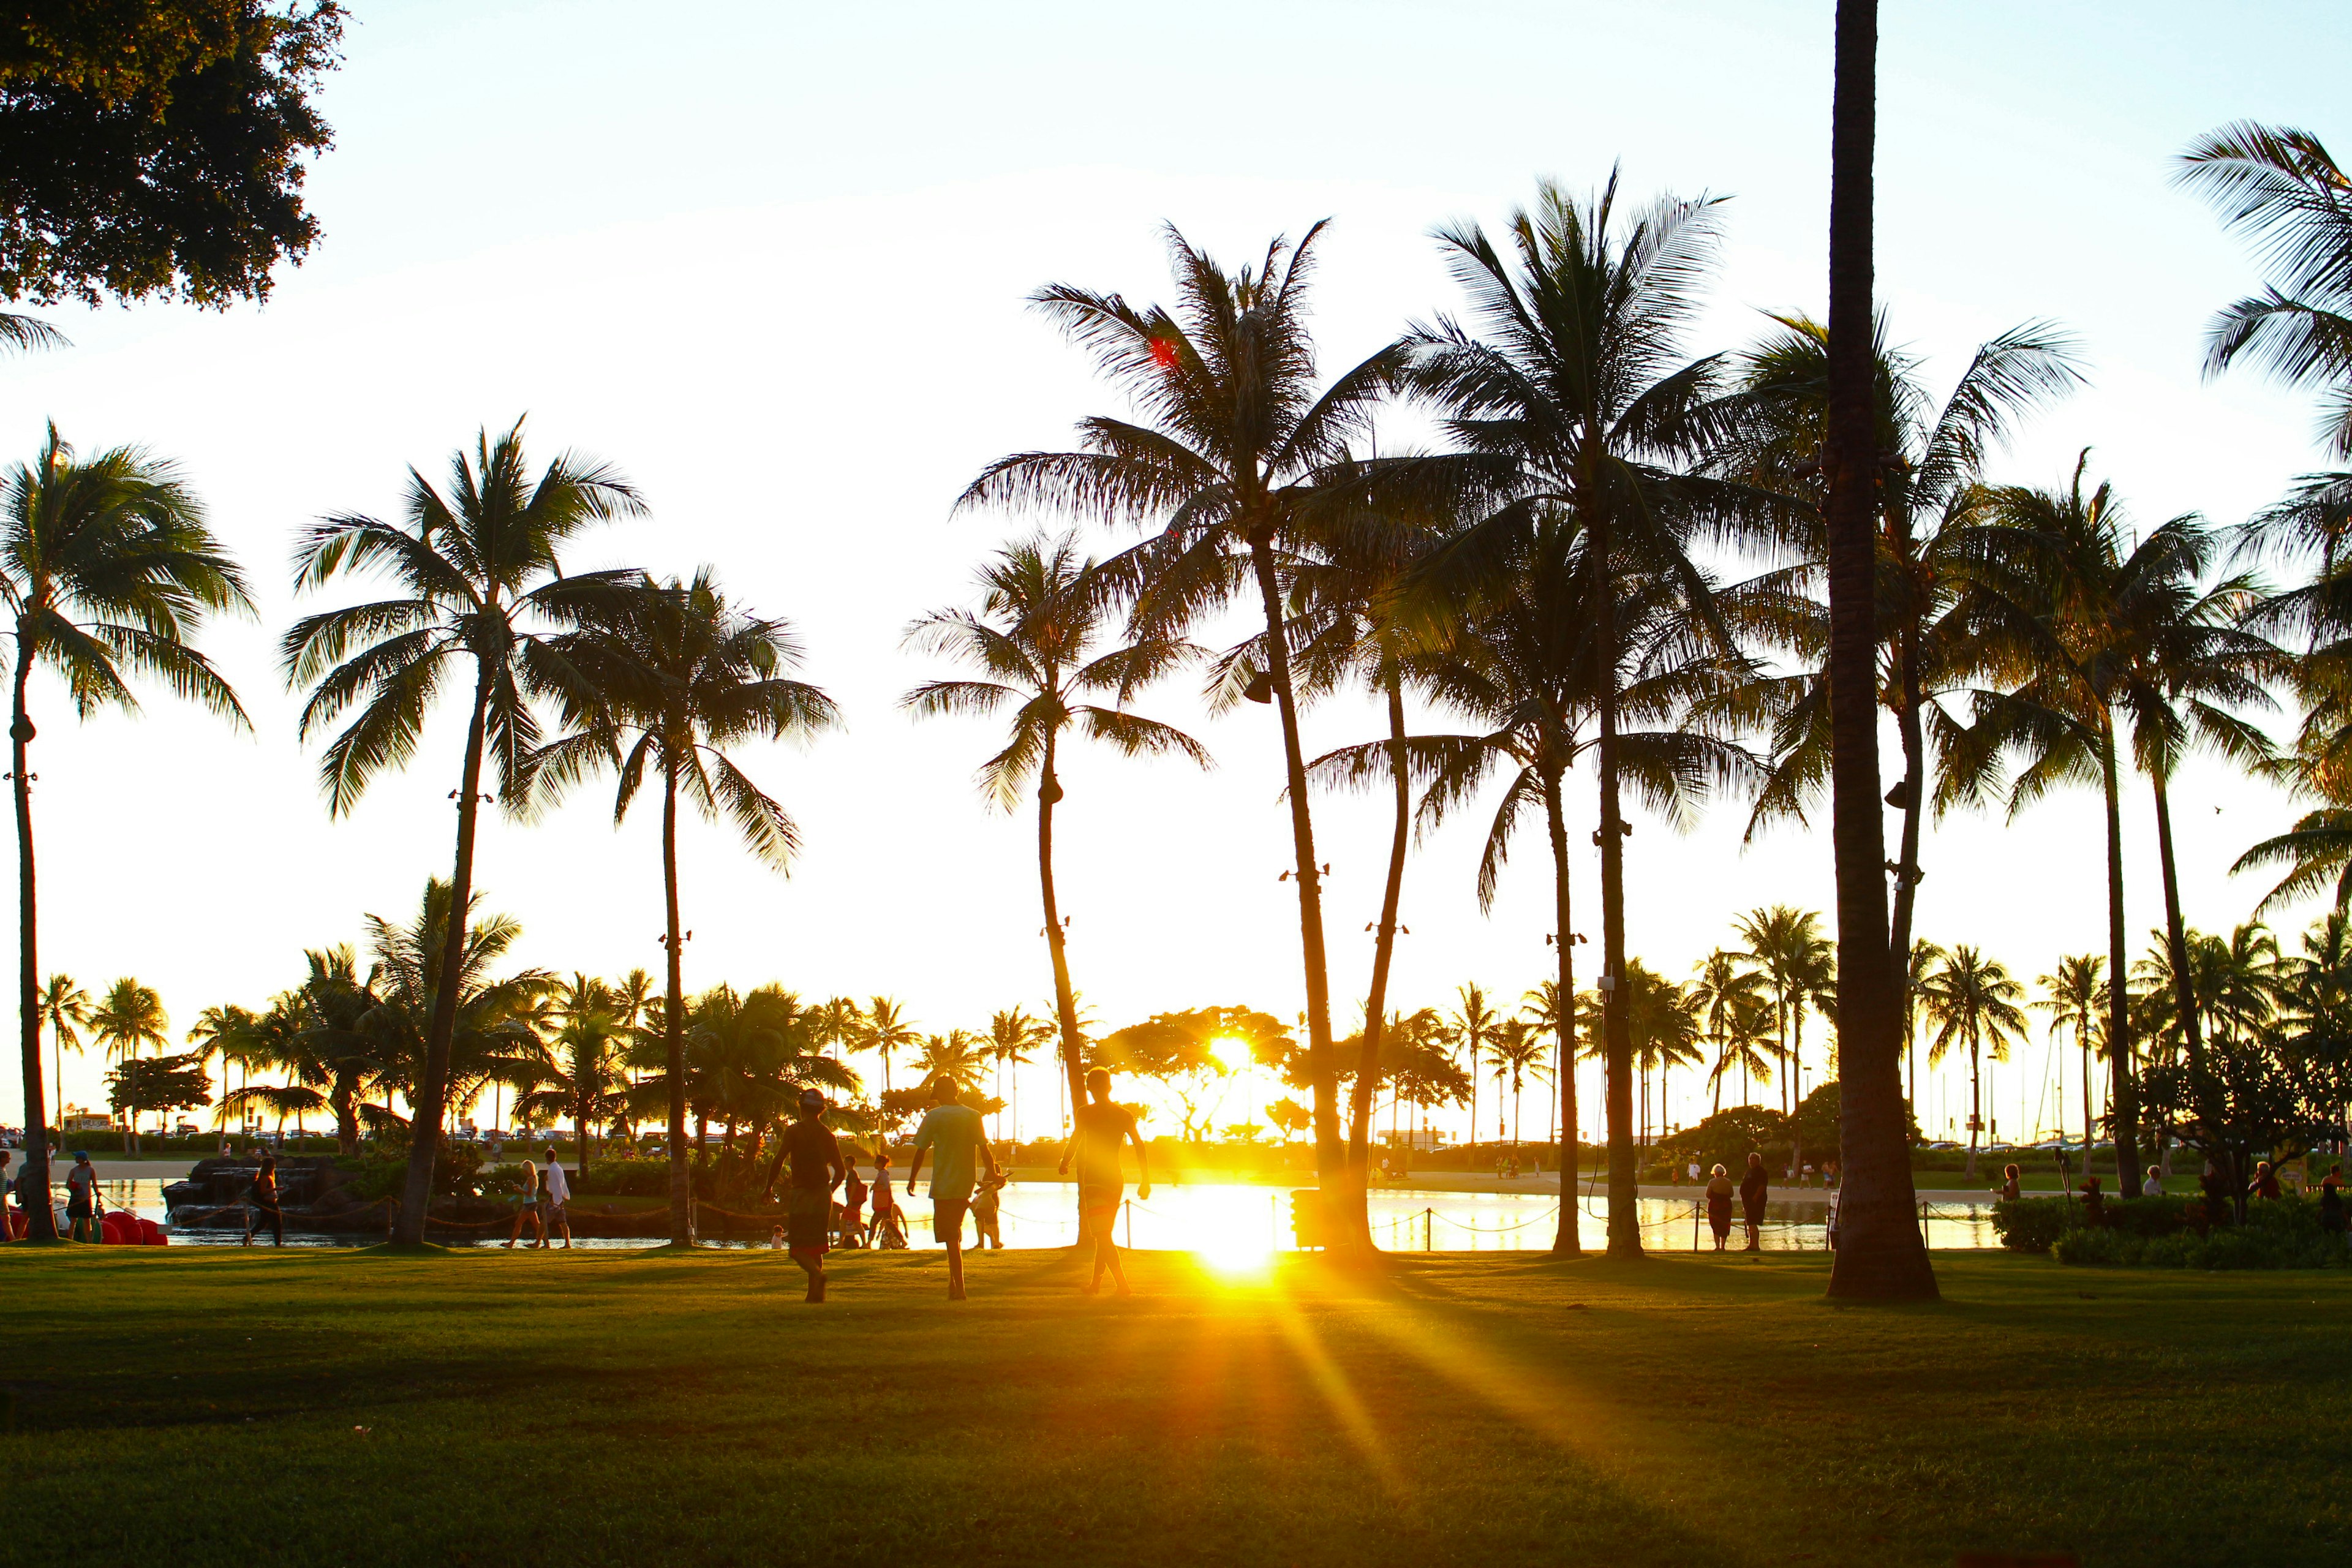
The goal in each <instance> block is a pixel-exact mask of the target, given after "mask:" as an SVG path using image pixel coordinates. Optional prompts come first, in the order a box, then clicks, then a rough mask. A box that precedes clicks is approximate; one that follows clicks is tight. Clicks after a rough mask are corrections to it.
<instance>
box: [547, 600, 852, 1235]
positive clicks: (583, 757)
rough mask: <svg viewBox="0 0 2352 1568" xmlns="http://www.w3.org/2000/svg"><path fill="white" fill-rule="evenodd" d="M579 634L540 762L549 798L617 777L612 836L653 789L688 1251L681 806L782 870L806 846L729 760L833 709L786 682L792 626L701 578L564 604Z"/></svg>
mask: <svg viewBox="0 0 2352 1568" xmlns="http://www.w3.org/2000/svg"><path fill="white" fill-rule="evenodd" d="M570 610H571V614H572V619H573V621H574V626H573V629H572V630H571V631H568V632H565V633H564V634H563V635H562V637H559V638H557V639H556V643H555V647H554V650H553V651H554V654H555V657H557V658H561V659H562V660H563V661H564V662H565V663H566V664H568V665H569V666H570V667H571V668H572V669H573V670H574V671H576V672H577V679H575V680H574V681H572V683H570V684H569V685H567V686H566V687H565V689H564V690H563V692H562V706H563V709H564V712H565V717H566V720H567V721H568V722H569V724H570V725H571V726H572V732H571V733H570V734H567V735H565V736H562V738H560V739H558V740H555V741H552V742H549V743H548V744H547V745H546V746H545V747H544V748H542V749H541V751H540V752H537V753H535V755H534V757H533V766H534V767H535V768H538V769H540V770H541V771H542V776H543V777H544V779H545V780H546V783H547V785H548V787H549V789H550V790H551V792H557V791H561V790H562V789H564V788H567V787H569V786H570V785H571V784H574V783H576V782H578V781H579V780H580V779H582V778H583V777H585V776H586V775H587V774H588V773H590V772H591V771H593V770H595V769H599V768H605V767H609V768H611V769H612V770H613V771H614V773H617V774H618V775H619V780H620V783H619V787H618V789H617V791H616V792H615V795H614V802H613V820H614V823H615V824H616V825H617V824H618V823H619V822H620V821H621V820H622V819H623V818H624V817H625V816H627V815H628V810H629V806H630V805H631V804H632V803H633V802H634V801H635V799H636V795H637V791H638V789H639V788H640V787H641V786H642V785H643V784H644V783H645V781H646V773H648V772H651V773H653V774H654V776H655V777H656V779H657V780H658V781H659V782H660V787H661V802H662V836H661V856H662V906H663V919H664V921H665V927H664V933H663V937H662V945H663V948H664V950H665V951H666V952H667V954H668V975H667V982H668V984H667V991H666V993H665V994H664V997H663V1003H662V1037H663V1048H664V1059H665V1064H666V1071H667V1075H668V1082H669V1173H670V1241H671V1244H672V1245H673V1246H677V1247H686V1246H688V1245H691V1232H690V1226H691V1225H692V1222H693V1192H692V1188H691V1185H690V1182H691V1177H690V1176H689V1174H688V1169H687V1161H686V1147H685V1143H686V1068H685V1050H686V1037H685V1008H686V1003H685V990H684V984H683V979H682V972H681V958H682V954H681V952H680V949H681V947H682V946H683V944H684V942H685V939H686V937H687V936H688V935H689V934H690V933H689V932H688V931H685V930H684V929H682V927H681V924H680V921H679V919H678V889H677V807H678V797H679V796H680V795H685V796H686V798H687V799H688V801H689V802H690V803H691V804H692V805H694V806H695V807H696V808H697V809H698V811H700V813H701V814H702V816H704V817H705V818H706V819H715V818H717V817H719V816H722V815H723V816H725V817H726V818H727V820H728V821H729V822H730V824H731V825H732V826H734V828H735V830H736V831H737V833H739V834H740V836H741V837H742V839H743V841H744V843H745V844H746V845H747V846H748V847H750V848H751V852H752V853H753V854H754V855H756V856H758V857H759V858H761V859H762V860H764V861H766V862H767V863H768V864H769V865H770V866H772V867H774V868H776V869H777V870H779V871H782V870H784V869H786V868H789V866H790V865H791V862H792V857H793V854H794V853H795V852H796V851H797V850H798V848H799V847H800V835H799V830H798V829H797V828H796V827H794V826H793V819H792V818H791V817H790V816H787V815H785V812H784V808H783V807H782V806H781V805H778V804H776V802H775V801H774V800H773V799H772V798H771V797H770V796H769V795H765V794H763V793H762V792H761V790H760V788H759V787H758V786H757V785H755V784H752V782H751V779H750V778H749V777H747V776H746V775H745V774H744V773H743V772H742V770H741V769H740V768H739V767H737V766H736V765H735V763H733V762H732V761H731V760H730V758H729V757H728V755H727V752H726V748H728V747H730V746H733V745H737V744H739V743H740V742H745V741H751V740H769V741H785V740H791V741H806V740H808V739H810V738H812V737H813V736H814V735H816V734H817V733H818V732H819V731H824V730H825V729H828V728H830V727H832V726H833V725H835V724H836V723H838V722H839V721H840V711H839V710H838V709H836V708H835V706H834V702H833V699H831V698H829V697H827V696H826V695H825V694H824V692H823V691H820V690H818V689H816V688H815V687H814V686H811V685H809V684H808V683H807V682H805V681H800V680H794V679H791V677H790V675H789V673H788V672H789V671H791V670H793V668H797V667H798V665H799V663H800V658H801V650H800V645H799V643H798V642H797V641H796V640H794V638H793V635H792V630H791V628H790V626H788V625H787V624H786V623H785V622H783V621H782V620H768V619H763V618H761V617H760V616H751V615H747V614H745V613H744V612H742V611H740V610H737V609H735V608H734V607H733V606H731V605H729V604H728V602H727V599H726V596H725V595H723V594H721V593H720V592H719V584H718V583H717V582H716V580H715V579H714V578H713V576H712V574H711V573H710V572H709V569H708V568H706V569H704V570H703V571H701V572H699V573H698V574H696V575H695V578H694V581H693V582H692V583H680V582H679V581H677V579H675V578H673V579H671V580H670V581H669V582H668V583H666V584H656V583H655V582H654V581H653V580H652V579H650V578H646V579H642V580H641V581H640V582H639V583H637V584H635V585H634V586H632V587H630V588H628V589H627V590H625V591H624V592H621V593H618V594H615V595H612V596H610V597H609V598H605V599H602V600H594V601H580V602H575V603H574V604H573V605H571V606H570Z"/></svg>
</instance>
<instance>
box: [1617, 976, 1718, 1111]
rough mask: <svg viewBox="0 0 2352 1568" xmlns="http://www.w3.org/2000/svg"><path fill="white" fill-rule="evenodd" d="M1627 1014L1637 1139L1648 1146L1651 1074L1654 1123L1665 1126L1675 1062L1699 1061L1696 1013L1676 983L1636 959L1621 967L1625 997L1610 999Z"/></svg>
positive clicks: (1689, 995)
mask: <svg viewBox="0 0 2352 1568" xmlns="http://www.w3.org/2000/svg"><path fill="white" fill-rule="evenodd" d="M1615 1000H1616V1001H1617V1002H1618V1003H1620V1004H1622V1005H1623V1006H1624V1008H1625V1010H1626V1014H1627V1017H1628V1022H1629V1023H1630V1025H1631V1026H1632V1031H1633V1063H1634V1067H1635V1068H1636V1069H1637V1070H1638V1071H1639V1073H1640V1075H1641V1087H1642V1115H1641V1121H1640V1123H1639V1125H1640V1129H1641V1137H1642V1142H1643V1147H1645V1148H1646V1147H1647V1146H1648V1144H1649V1136H1650V1134H1649V1129H1650V1092H1649V1091H1650V1074H1652V1073H1653V1072H1654V1073H1656V1074H1657V1075H1658V1100H1657V1106H1658V1110H1659V1117H1658V1122H1659V1125H1660V1126H1662V1127H1663V1126H1664V1122H1665V1116H1664V1107H1665V1075H1666V1074H1667V1073H1668V1072H1669V1071H1671V1070H1672V1069H1673V1068H1675V1066H1676V1064H1678V1063H1695V1062H1696V1061H1698V1060H1699V1050H1698V1044H1697V1042H1698V1037H1699V1018H1698V1009H1697V1006H1696V1004H1695V1003H1694V1002H1693V1000H1692V997H1691V994H1690V991H1689V988H1688V987H1686V986H1683V985H1679V984H1675V982H1674V981H1671V980H1668V979H1667V978H1666V977H1665V976H1664V975H1663V974H1660V973H1657V972H1656V971H1655V970H1654V969H1652V968H1651V967H1650V966H1649V965H1648V964H1646V963H1643V962H1642V961H1641V960H1640V959H1638V958H1634V959H1628V960H1627V961H1626V963H1625V994H1624V995H1623V996H1622V998H1618V999H1615Z"/></svg>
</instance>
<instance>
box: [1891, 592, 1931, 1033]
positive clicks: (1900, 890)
mask: <svg viewBox="0 0 2352 1568" xmlns="http://www.w3.org/2000/svg"><path fill="white" fill-rule="evenodd" d="M1917 629H1918V628H1917V626H1916V625H1914V626H1906V628H1905V631H1904V635H1903V637H1902V639H1901V641H1900V643H1899V644H1898V645H1897V647H1896V649H1895V657H1896V658H1897V659H1898V661H1899V662H1900V664H1901V668H1902V682H1903V710H1902V712H1900V713H1899V714H1897V715H1896V716H1895V720H1896V723H1895V728H1896V731H1897V732H1898V733H1899V734H1900V735H1901V736H1902V737H1903V796H1904V798H1903V840H1902V847H1901V848H1899V849H1897V850H1896V851H1895V927H1894V931H1893V932H1892V934H1891V936H1890V937H1889V939H1888V941H1887V943H1886V953H1887V962H1888V963H1891V964H1893V965H1894V970H1893V974H1894V983H1895V1002H1896V1006H1897V1008H1898V1009H1899V1011H1898V1013H1897V1016H1898V1017H1901V1016H1905V1015H1906V1014H1907V1013H1908V1012H1909V1009H1910V1005H1911V914H1912V910H1913V909H1914V908H1915V907H1916V904H1917V903H1918V899H1919V820H1920V817H1921V816H1922V815H1923V812H1924V808H1925V806H1926V805H1927V802H1926V801H1925V800H1924V799H1922V798H1921V797H1922V796H1923V795H1925V794H1926V793H1927V743H1926V741H1925V739H1924V737H1923V736H1922V735H1921V734H1920V724H1919V645H1918V639H1917V635H1916V634H1917Z"/></svg>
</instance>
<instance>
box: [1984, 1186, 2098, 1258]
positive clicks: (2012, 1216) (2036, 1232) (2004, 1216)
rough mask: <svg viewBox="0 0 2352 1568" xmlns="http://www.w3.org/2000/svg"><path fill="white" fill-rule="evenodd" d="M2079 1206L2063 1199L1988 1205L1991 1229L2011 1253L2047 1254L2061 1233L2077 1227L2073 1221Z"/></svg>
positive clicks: (2017, 1201) (2028, 1200) (2020, 1199)
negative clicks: (1989, 1206) (2070, 1227)
mask: <svg viewBox="0 0 2352 1568" xmlns="http://www.w3.org/2000/svg"><path fill="white" fill-rule="evenodd" d="M2081 1206H2082V1205H2080V1204H2079V1203H2077V1202H2076V1201H2075V1200H2074V1199H2073V1198H2067V1197H2056V1198H2018V1199H2016V1200H2015V1201H2013V1202H2012V1201H2011V1200H2009V1199H2003V1200H2002V1201H2001V1202H2000V1203H1997V1204H1995V1205H1992V1228H1993V1231H1994V1233H1995V1234H1996V1235H1998V1236H1999V1237H2000V1244H2001V1245H2002V1246H2003V1247H2007V1248H2009V1249H2010V1250H2011V1252H2047V1251H2049V1250H2050V1244H2051V1243H2052V1242H2053V1241H2055V1240H2057V1239H2058V1237H2059V1234H2060V1233H2061V1232H2062V1231H2064V1230H2066V1229H2067V1228H2068V1227H2069V1226H2078V1225H2079V1224H2080V1223H2081V1222H2080V1221H2079V1220H2077V1219H2076V1218H2075V1217H2074V1211H2075V1210H2077V1209H2079V1208H2080V1207H2081Z"/></svg>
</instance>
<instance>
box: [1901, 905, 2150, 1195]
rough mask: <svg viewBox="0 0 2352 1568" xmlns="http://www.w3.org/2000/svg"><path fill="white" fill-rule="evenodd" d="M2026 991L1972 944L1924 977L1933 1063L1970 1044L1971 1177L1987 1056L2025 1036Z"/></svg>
mask: <svg viewBox="0 0 2352 1568" xmlns="http://www.w3.org/2000/svg"><path fill="white" fill-rule="evenodd" d="M2024 994H2025V988H2024V987H2023V986H2021V985H2020V984H2018V983H2017V982H2016V981H2015V980H2013V979H2011V977H2010V973H2009V971H2008V970H2007V969H2006V968H2004V967H2002V965H2001V964H2000V962H1999V961H1998V960H1995V959H1989V958H1985V957H1983V956H1981V955H1980V954H1979V952H1977V950H1976V949H1975V948H1973V947H1969V946H1968V945H1966V944H1962V945H1960V946H1958V947H1955V948H1953V949H1952V952H1951V955H1950V956H1949V957H1948V958H1946V959H1945V960H1944V962H1943V963H1941V964H1940V965H1938V966H1937V968H1936V969H1934V970H1932V971H1930V972H1929V973H1928V974H1927V978H1926V979H1925V980H1924V981H1922V982H1921V985H1920V992H1919V998H1920V1005H1922V1006H1923V1007H1924V1008H1926V1010H1927V1016H1928V1018H1929V1020H1930V1021H1932V1022H1933V1023H1934V1024H1935V1025H1936V1026H1937V1029H1936V1036H1935V1038H1934V1039H1932V1040H1930V1041H1929V1042H1928V1045H1927V1061H1928V1064H1929V1065H1930V1066H1933V1065H1934V1064H1936V1063H1937V1062H1940V1061H1942V1060H1943V1059H1944V1054H1945V1053H1946V1052H1947V1051H1948V1050H1950V1049H1951V1048H1952V1047H1954V1046H1956V1045H1965V1046H1967V1047H1968V1051H1969V1163H1968V1176H1969V1180H1970V1181H1974V1180H1975V1179H1976V1173H1977V1140H1978V1138H1979V1136H1981V1135H1982V1133H1983V1131H1984V1092H1983V1063H1982V1058H1983V1057H1984V1056H1986V1055H1988V1054H1990V1056H1991V1058H1992V1059H1993V1060H1995V1061H1997V1062H2005V1061H2007V1060H2008V1059H2009V1047H2010V1045H2011V1042H2019V1043H2021V1042H2022V1041H2023V1040H2024V1038H2025V1015H2024V1013H2022V1012H2021V1011H2020V1010H2019V1008H2018V1006H2017V1003H2018V1000H2019V998H2021V997H2022V996H2023V995H2024ZM2123 1168H2124V1169H2125V1170H2130V1169H2133V1168H2134V1167H2131V1166H2129V1165H2126V1166H2125V1167H2123Z"/></svg>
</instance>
